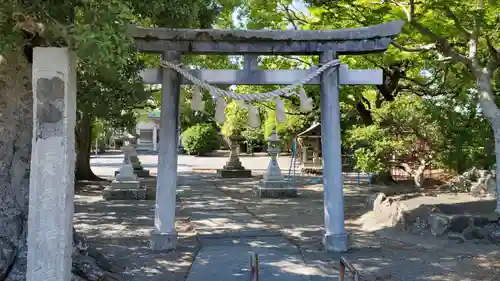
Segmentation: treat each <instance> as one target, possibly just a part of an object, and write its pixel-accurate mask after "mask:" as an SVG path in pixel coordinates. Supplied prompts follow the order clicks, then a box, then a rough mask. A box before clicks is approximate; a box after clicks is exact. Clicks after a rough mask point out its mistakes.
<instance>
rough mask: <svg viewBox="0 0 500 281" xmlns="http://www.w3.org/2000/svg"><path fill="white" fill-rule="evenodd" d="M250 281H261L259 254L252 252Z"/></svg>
mask: <svg viewBox="0 0 500 281" xmlns="http://www.w3.org/2000/svg"><path fill="white" fill-rule="evenodd" d="M250 281H259V256H258V255H257V253H252V255H251V256H250Z"/></svg>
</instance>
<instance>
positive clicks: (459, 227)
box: [449, 215, 469, 233]
mask: <svg viewBox="0 0 500 281" xmlns="http://www.w3.org/2000/svg"><path fill="white" fill-rule="evenodd" d="M468 225H469V218H468V217H466V216H460V215H458V216H453V217H452V218H451V222H450V227H449V228H450V231H451V232H456V233H461V232H462V231H463V230H464V229H465V228H466V227H467V226H468Z"/></svg>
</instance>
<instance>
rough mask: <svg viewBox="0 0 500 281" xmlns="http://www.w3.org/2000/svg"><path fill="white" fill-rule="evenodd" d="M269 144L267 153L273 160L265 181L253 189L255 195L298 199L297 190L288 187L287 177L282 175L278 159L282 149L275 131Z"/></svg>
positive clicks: (268, 167)
mask: <svg viewBox="0 0 500 281" xmlns="http://www.w3.org/2000/svg"><path fill="white" fill-rule="evenodd" d="M267 142H268V148H267V152H269V155H270V156H271V159H270V161H269V165H268V166H267V170H266V174H265V175H264V177H263V179H262V180H261V181H260V183H259V185H257V186H254V188H253V193H254V195H255V196H258V197H270V198H278V197H297V189H296V188H295V187H291V186H288V184H287V182H286V181H285V177H284V176H283V175H282V174H281V169H280V167H279V165H278V160H277V159H276V158H277V157H278V154H279V153H280V151H281V149H280V148H279V143H280V139H279V137H278V135H277V134H276V131H275V130H273V132H272V134H271V137H269V139H268V140H267Z"/></svg>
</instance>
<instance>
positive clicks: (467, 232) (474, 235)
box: [462, 225, 485, 240]
mask: <svg viewBox="0 0 500 281" xmlns="http://www.w3.org/2000/svg"><path fill="white" fill-rule="evenodd" d="M462 234H463V235H464V238H465V239H467V240H474V239H483V238H485V237H484V235H483V233H481V231H479V229H478V228H477V227H474V226H472V225H469V226H468V227H467V228H466V229H464V231H462Z"/></svg>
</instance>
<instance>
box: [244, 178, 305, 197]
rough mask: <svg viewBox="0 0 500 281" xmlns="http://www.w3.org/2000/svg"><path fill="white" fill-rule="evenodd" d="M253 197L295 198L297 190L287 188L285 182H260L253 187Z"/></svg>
mask: <svg viewBox="0 0 500 281" xmlns="http://www.w3.org/2000/svg"><path fill="white" fill-rule="evenodd" d="M253 195H254V196H257V197H262V198H288V197H290V198H294V197H297V188H295V187H291V186H288V185H287V183H286V182H285V181H283V182H272V181H261V182H260V183H259V185H255V186H253Z"/></svg>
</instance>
